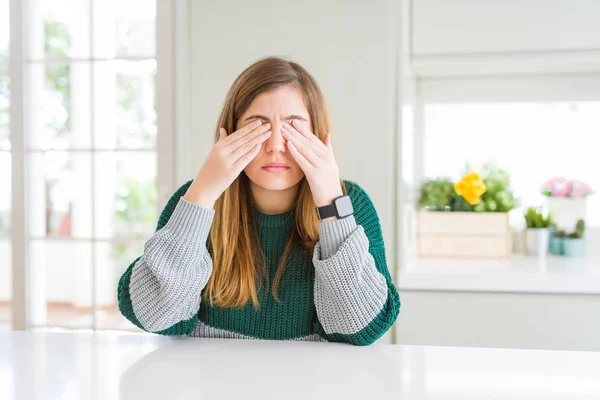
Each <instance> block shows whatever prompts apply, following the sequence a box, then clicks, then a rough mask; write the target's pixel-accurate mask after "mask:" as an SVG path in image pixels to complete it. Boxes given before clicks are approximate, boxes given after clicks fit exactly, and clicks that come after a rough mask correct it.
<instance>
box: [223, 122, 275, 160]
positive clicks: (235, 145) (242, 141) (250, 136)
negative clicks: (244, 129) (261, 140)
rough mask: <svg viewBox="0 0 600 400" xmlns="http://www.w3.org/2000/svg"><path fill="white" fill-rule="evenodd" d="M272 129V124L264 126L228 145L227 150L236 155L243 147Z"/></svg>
mask: <svg viewBox="0 0 600 400" xmlns="http://www.w3.org/2000/svg"><path fill="white" fill-rule="evenodd" d="M270 128H271V124H263V125H261V126H259V127H258V128H256V129H254V130H252V131H251V132H249V133H247V134H246V135H244V136H241V137H238V139H237V140H235V141H233V142H231V143H229V144H227V145H226V149H227V150H228V151H229V153H234V152H235V151H236V150H237V149H238V148H240V147H241V146H244V145H246V144H247V143H249V142H251V141H252V140H254V139H256V138H257V137H259V136H261V135H262V134H264V133H266V132H268V131H269V129H270Z"/></svg>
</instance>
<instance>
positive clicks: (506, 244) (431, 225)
mask: <svg viewBox="0 0 600 400" xmlns="http://www.w3.org/2000/svg"><path fill="white" fill-rule="evenodd" d="M418 252H419V256H421V257H465V258H467V257H468V258H507V257H510V255H511V254H512V234H511V230H510V224H509V220H508V213H475V212H433V211H424V210H423V211H420V212H419V217H418Z"/></svg>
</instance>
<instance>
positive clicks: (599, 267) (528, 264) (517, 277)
mask: <svg viewBox="0 0 600 400" xmlns="http://www.w3.org/2000/svg"><path fill="white" fill-rule="evenodd" d="M403 267H404V268H403V269H402V270H401V271H400V272H399V274H398V288H399V289H401V290H422V291H466V292H513V293H561V294H600V257H598V256H597V257H591V256H589V257H583V258H569V257H560V256H551V255H548V256H547V257H546V259H545V260H538V259H537V258H536V257H528V256H524V255H515V256H513V257H511V258H509V259H507V260H482V259H478V260H474V259H437V258H419V257H415V258H411V259H409V260H406V262H405V263H404V265H403Z"/></svg>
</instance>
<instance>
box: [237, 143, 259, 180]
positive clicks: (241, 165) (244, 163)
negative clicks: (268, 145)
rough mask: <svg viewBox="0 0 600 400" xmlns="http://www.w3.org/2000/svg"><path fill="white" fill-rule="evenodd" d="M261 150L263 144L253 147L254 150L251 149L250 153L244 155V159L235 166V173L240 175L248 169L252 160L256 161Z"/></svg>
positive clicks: (241, 158)
mask: <svg viewBox="0 0 600 400" xmlns="http://www.w3.org/2000/svg"><path fill="white" fill-rule="evenodd" d="M260 148H261V144H257V145H256V146H254V147H252V149H250V151H249V152H248V153H246V154H244V155H243V156H242V157H240V159H239V160H237V161H236V162H235V163H234V164H233V168H234V169H235V171H236V172H237V173H238V174H239V173H240V172H242V171H243V169H244V168H246V167H247V166H248V164H250V163H251V162H252V160H254V158H255V157H256V156H257V155H258V153H259V152H260Z"/></svg>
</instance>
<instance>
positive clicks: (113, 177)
mask: <svg viewBox="0 0 600 400" xmlns="http://www.w3.org/2000/svg"><path fill="white" fill-rule="evenodd" d="M95 157H96V161H95V165H96V168H95V174H96V176H95V182H96V192H95V196H96V198H95V215H94V218H95V224H96V236H97V237H99V238H105V239H112V238H115V237H118V238H123V237H127V238H140V239H144V240H146V239H148V237H149V236H150V235H151V234H152V233H153V232H154V230H155V228H156V222H157V219H158V216H157V215H156V214H157V213H156V153H154V152H119V153H116V152H105V153H97V154H96V155H95Z"/></svg>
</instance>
